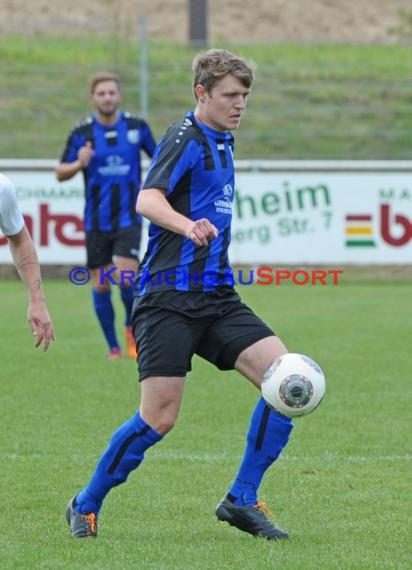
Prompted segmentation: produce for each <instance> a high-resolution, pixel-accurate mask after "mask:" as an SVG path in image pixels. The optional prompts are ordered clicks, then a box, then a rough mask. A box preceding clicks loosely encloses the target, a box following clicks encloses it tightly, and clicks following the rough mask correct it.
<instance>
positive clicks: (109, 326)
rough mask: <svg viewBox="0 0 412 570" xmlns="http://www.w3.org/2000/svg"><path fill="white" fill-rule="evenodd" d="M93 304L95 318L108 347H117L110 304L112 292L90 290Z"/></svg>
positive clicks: (112, 311) (112, 310)
mask: <svg viewBox="0 0 412 570" xmlns="http://www.w3.org/2000/svg"><path fill="white" fill-rule="evenodd" d="M92 295H93V306H94V310H95V311H96V315H97V318H98V319H99V323H100V326H101V328H102V331H103V334H104V336H105V338H106V341H107V344H108V345H109V347H110V348H119V347H120V345H119V342H118V340H117V335H116V329H115V323H114V309H113V305H112V293H111V291H110V290H109V291H107V292H105V293H100V292H99V291H96V289H93V290H92Z"/></svg>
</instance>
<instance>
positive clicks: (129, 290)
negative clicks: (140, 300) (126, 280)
mask: <svg viewBox="0 0 412 570" xmlns="http://www.w3.org/2000/svg"><path fill="white" fill-rule="evenodd" d="M133 293H134V292H133V287H120V295H121V297H122V301H123V305H124V308H125V309H126V319H125V321H124V325H125V327H129V326H130V324H131V322H132V309H133V301H134V296H133Z"/></svg>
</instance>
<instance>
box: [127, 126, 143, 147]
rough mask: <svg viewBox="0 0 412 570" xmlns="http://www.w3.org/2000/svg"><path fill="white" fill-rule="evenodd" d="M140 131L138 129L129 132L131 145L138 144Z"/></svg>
mask: <svg viewBox="0 0 412 570" xmlns="http://www.w3.org/2000/svg"><path fill="white" fill-rule="evenodd" d="M139 138H140V135H139V131H138V130H137V129H131V130H130V131H127V140H128V141H129V143H130V144H137V143H138V142H139Z"/></svg>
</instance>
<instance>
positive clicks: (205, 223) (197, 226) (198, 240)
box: [186, 218, 219, 247]
mask: <svg viewBox="0 0 412 570" xmlns="http://www.w3.org/2000/svg"><path fill="white" fill-rule="evenodd" d="M218 235H219V232H218V229H217V227H216V226H214V225H213V224H212V223H211V222H209V220H208V219H207V218H202V219H200V220H196V221H195V222H193V224H192V226H191V227H189V228H188V230H187V232H186V237H187V238H188V239H190V240H191V241H193V243H194V244H195V245H196V246H197V247H201V246H203V245H208V243H209V241H211V240H212V239H214V238H216V237H217V236H218Z"/></svg>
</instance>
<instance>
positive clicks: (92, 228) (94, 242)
mask: <svg viewBox="0 0 412 570" xmlns="http://www.w3.org/2000/svg"><path fill="white" fill-rule="evenodd" d="M90 93H91V100H92V103H93V105H94V107H95V111H96V112H95V114H94V115H93V116H90V117H87V118H86V119H85V120H83V121H82V122H81V123H79V124H78V125H77V126H76V127H75V128H74V129H73V131H72V132H71V134H70V136H69V138H68V140H67V143H66V148H65V149H64V152H63V155H62V157H61V162H60V164H59V165H58V166H57V169H56V173H57V178H58V180H60V181H62V180H68V179H69V178H72V177H73V176H75V175H76V174H77V173H78V172H80V171H81V172H82V173H83V176H84V183H85V210H84V229H85V232H86V250H87V267H88V268H89V269H90V270H91V278H92V285H93V305H94V309H95V311H96V315H97V317H98V320H99V323H100V326H101V328H102V330H103V333H104V335H105V338H106V341H107V344H108V347H109V351H108V357H109V358H111V359H112V358H118V357H120V356H121V354H122V353H121V349H120V344H119V341H118V339H117V335H116V330H115V315H114V309H113V304H112V300H111V287H110V280H108V279H107V278H104V274H105V271H106V270H108V269H109V268H110V267H111V265H112V262H113V257H116V266H117V268H118V273H117V275H118V281H117V283H119V287H120V293H121V298H122V301H123V304H124V306H125V309H126V319H125V338H126V343H127V349H128V353H129V355H130V356H131V357H133V358H135V357H136V345H135V341H134V337H133V332H132V328H131V312H132V307H133V288H132V287H131V279H130V278H127V276H131V275H133V274H135V273H136V270H137V263H138V256H139V248H140V235H141V216H139V215H138V214H137V212H136V210H135V206H136V198H137V194H138V192H139V189H140V180H141V151H144V152H145V153H146V154H147V156H149V157H152V156H153V152H154V150H155V147H156V144H155V141H154V138H153V135H152V133H151V130H150V127H149V125H148V124H147V122H146V121H143V120H142V119H139V118H138V117H136V116H135V115H133V114H131V113H127V112H124V111H122V110H120V109H119V105H120V102H121V91H120V84H119V79H118V77H117V76H116V75H114V74H113V73H99V74H97V75H95V76H94V77H93V78H92V80H91V83H90ZM126 272H129V273H126ZM122 276H123V277H122Z"/></svg>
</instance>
